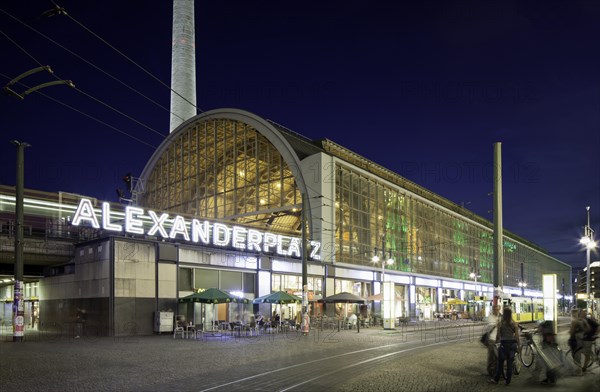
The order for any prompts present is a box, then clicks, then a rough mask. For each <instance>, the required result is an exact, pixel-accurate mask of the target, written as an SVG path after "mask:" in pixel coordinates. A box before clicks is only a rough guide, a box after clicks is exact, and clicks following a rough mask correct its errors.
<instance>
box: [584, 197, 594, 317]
mask: <svg viewBox="0 0 600 392" xmlns="http://www.w3.org/2000/svg"><path fill="white" fill-rule="evenodd" d="M585 209H586V210H587V225H586V226H585V237H586V238H587V240H586V244H585V265H586V269H585V305H586V310H587V309H589V308H590V251H591V248H592V246H593V245H594V243H593V238H592V232H593V231H592V228H591V227H590V207H589V206H587V207H585ZM593 308H594V307H593V306H592V309H591V312H590V313H592V315H593V313H594V309H593Z"/></svg>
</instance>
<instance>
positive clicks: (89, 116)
mask: <svg viewBox="0 0 600 392" xmlns="http://www.w3.org/2000/svg"><path fill="white" fill-rule="evenodd" d="M0 76H2V77H4V78H6V79H8V80H10V79H11V77H10V76H8V75H5V74H3V73H0ZM19 84H20V85H22V86H24V87H26V88H29V86H27V85H26V84H23V83H21V82H19ZM35 93H37V94H40V95H42V96H43V97H45V98H47V99H49V100H51V101H53V102H55V103H58V104H59V105H62V106H64V107H66V108H69V109H71V110H73V111H75V112H77V113H79V114H81V115H83V116H85V117H87V118H89V119H91V120H94V121H96V122H98V123H100V124H102V125H104V126H107V127H108V128H110V129H113V130H115V131H117V132H119V133H121V134H123V135H125V136H127V137H129V138H131V139H133V140H135V141H138V142H140V143H142V144H144V145H146V146H148V147H150V148H153V149H156V146H154V145H152V144H150V143H147V142H145V141H144V140H142V139H140V138H137V137H135V136H133V135H131V134H129V133H127V132H125V131H123V130H121V129H119V128H117V127H115V126H113V125H110V124H108V123H106V122H104V121H102V120H100V119H98V118H96V117H94V116H92V115H90V114H87V113H85V112H83V111H81V110H79V109H77V108H75V107H73V106H71V105H69V104H67V103H64V102H62V101H60V100H58V99H56V98H52V97H51V96H49V95H47V94H44V93H43V92H41V91H35Z"/></svg>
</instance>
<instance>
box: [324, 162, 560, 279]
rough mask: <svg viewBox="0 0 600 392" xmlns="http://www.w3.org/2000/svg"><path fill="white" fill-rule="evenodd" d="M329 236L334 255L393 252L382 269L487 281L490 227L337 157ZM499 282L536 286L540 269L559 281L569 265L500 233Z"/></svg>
mask: <svg viewBox="0 0 600 392" xmlns="http://www.w3.org/2000/svg"><path fill="white" fill-rule="evenodd" d="M335 185H336V187H335V201H336V202H335V207H336V212H335V217H336V219H335V236H336V260H337V261H338V262H343V263H348V264H357V265H365V266H373V263H372V261H371V259H372V256H373V255H374V254H375V253H376V252H377V253H378V255H379V256H380V257H381V256H382V254H381V252H382V251H383V250H385V257H386V258H388V257H389V256H390V255H391V256H392V258H393V259H394V260H395V262H394V263H393V264H391V265H386V270H393V271H402V272H407V273H418V274H426V275H434V276H439V277H444V278H453V279H459V280H467V281H468V280H473V279H474V278H471V273H474V274H475V275H476V276H477V281H478V282H481V283H490V284H491V283H493V246H494V244H493V230H492V229H491V228H488V227H484V226H482V225H481V224H478V223H476V222H473V221H470V220H469V219H467V218H465V217H462V216H459V215H457V214H455V213H452V212H451V211H446V210H445V209H443V208H440V207H439V206H436V205H435V204H433V203H430V202H427V201H424V200H423V199H422V198H420V197H416V196H414V195H412V194H411V193H410V192H407V191H405V190H403V189H402V188H399V187H393V186H390V185H387V183H384V182H383V181H378V180H377V179H376V177H374V176H368V175H365V174H363V173H362V172H359V171H354V170H352V169H351V168H349V167H346V166H343V165H341V164H338V165H337V166H336V175H335ZM504 271H505V276H504V278H503V280H504V281H503V283H504V285H509V286H514V287H517V286H518V283H519V282H527V287H528V288H531V289H534V290H541V288H542V282H541V276H542V273H548V272H549V271H552V273H556V274H557V275H558V282H559V286H560V282H561V279H565V282H566V283H565V284H567V283H568V282H569V280H570V267H569V266H567V265H563V264H561V263H557V262H556V260H555V259H553V258H551V257H550V256H547V255H546V254H544V253H542V252H540V251H537V250H535V249H533V248H532V247H530V246H527V245H524V244H522V243H520V242H519V241H516V240H514V239H512V238H510V237H509V236H506V235H505V237H504Z"/></svg>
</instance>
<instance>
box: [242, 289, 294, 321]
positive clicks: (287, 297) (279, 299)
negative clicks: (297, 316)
mask: <svg viewBox="0 0 600 392" xmlns="http://www.w3.org/2000/svg"><path fill="white" fill-rule="evenodd" d="M301 302H302V299H301V298H300V297H296V296H295V295H292V294H288V293H286V292H285V291H275V292H273V293H271V294H267V295H263V296H262V297H258V298H255V299H254V300H253V301H252V303H255V304H277V305H279V312H280V313H281V305H283V304H299V303H301ZM282 316H283V314H282ZM279 322H280V323H281V320H279Z"/></svg>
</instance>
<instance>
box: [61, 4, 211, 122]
mask: <svg viewBox="0 0 600 392" xmlns="http://www.w3.org/2000/svg"><path fill="white" fill-rule="evenodd" d="M64 15H66V16H67V18H69V19H71V20H72V21H73V22H74V23H76V24H77V25H79V26H80V27H81V28H83V29H84V30H86V31H87V32H88V33H90V34H92V35H93V36H94V37H96V38H97V39H99V40H100V41H101V42H103V43H104V44H105V45H107V46H108V47H109V48H111V49H112V50H114V51H115V52H117V53H118V54H120V55H121V56H123V58H125V59H126V60H127V61H129V62H131V63H132V64H133V65H135V66H136V67H138V68H139V69H141V70H142V71H144V72H145V73H146V74H147V75H148V76H150V77H151V78H153V79H154V80H156V81H157V82H158V83H160V84H161V85H163V86H164V87H166V88H167V89H169V90H170V91H171V92H172V93H174V94H176V95H177V96H179V97H180V98H181V99H183V100H184V101H186V102H187V103H189V104H190V105H192V106H193V107H195V108H196V109H197V110H199V111H200V112H204V110H202V109H200V108H199V107H198V106H196V105H195V104H194V103H192V102H190V101H189V100H188V99H187V98H185V97H184V96H182V95H181V94H179V93H178V92H177V91H175V90H173V89H172V88H171V87H169V86H168V85H167V84H165V83H164V82H163V81H162V80H160V79H159V78H157V77H156V76H154V75H153V74H152V73H151V72H150V71H148V70H146V69H145V68H144V67H142V66H141V65H139V64H138V63H136V62H135V61H134V60H132V59H131V58H130V57H128V56H127V55H125V54H124V53H123V52H121V51H120V50H119V49H117V48H115V47H114V46H113V45H111V44H110V43H108V42H107V41H106V40H104V39H103V38H102V37H100V36H99V35H98V34H96V33H94V32H93V31H92V30H90V29H89V28H87V27H86V26H85V25H83V24H82V23H80V22H79V21H78V20H77V19H75V18H73V17H72V16H71V15H70V14H68V13H67V12H64Z"/></svg>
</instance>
